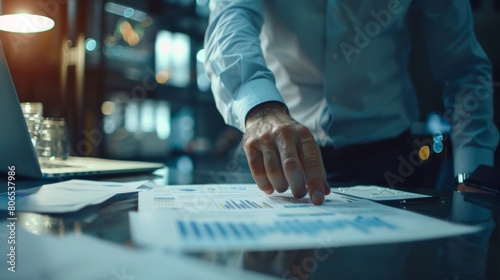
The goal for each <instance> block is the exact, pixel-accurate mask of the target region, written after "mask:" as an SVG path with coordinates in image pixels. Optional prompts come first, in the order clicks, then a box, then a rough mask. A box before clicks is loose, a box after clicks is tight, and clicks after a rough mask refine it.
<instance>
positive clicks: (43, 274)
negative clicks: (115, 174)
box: [0, 223, 276, 280]
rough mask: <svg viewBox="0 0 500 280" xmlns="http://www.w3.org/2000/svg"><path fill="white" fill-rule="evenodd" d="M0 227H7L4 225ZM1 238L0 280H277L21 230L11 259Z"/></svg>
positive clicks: (155, 253)
mask: <svg viewBox="0 0 500 280" xmlns="http://www.w3.org/2000/svg"><path fill="white" fill-rule="evenodd" d="M0 226H2V228H5V227H6V225H5V223H0ZM2 238H3V236H0V240H1V241H2V242H0V249H1V251H2V252H5V254H4V253H2V257H0V259H1V260H2V266H3V267H2V269H1V270H0V279H2V280H11V279H12V280H14V279H15V280H18V279H19V280H25V279H51V280H68V279H71V280H88V279H111V280H126V279H128V280H133V279H137V280H139V279H148V280H155V279H169V280H185V279H218V280H219V279H228V280H229V279H231V280H232V279H240V280H244V279H248V280H268V279H276V278H274V277H270V276H265V275H262V274H258V273H253V272H249V271H244V270H241V269H236V268H231V267H223V266H219V265H216V264H211V263H206V262H204V261H201V260H198V259H194V258H191V257H187V256H183V255H181V254H165V253H164V252H162V251H159V250H142V249H134V248H127V247H125V245H118V244H115V243H112V242H107V241H104V240H100V239H97V238H95V237H92V236H86V235H75V234H70V235H66V236H51V235H34V234H30V233H27V232H26V231H24V230H21V229H18V230H17V236H16V251H15V258H11V257H9V256H8V255H7V254H8V253H9V250H10V248H9V247H10V246H13V245H9V244H7V242H6V239H7V238H6V237H5V240H2ZM17 244H19V246H17ZM7 268H11V270H8V269H7ZM14 271H15V272H14Z"/></svg>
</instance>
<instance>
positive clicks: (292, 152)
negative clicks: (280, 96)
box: [243, 102, 330, 205]
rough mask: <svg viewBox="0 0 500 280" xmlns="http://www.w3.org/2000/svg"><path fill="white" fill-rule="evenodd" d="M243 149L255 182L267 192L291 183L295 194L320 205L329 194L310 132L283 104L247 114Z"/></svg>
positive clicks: (274, 103)
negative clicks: (307, 194) (293, 117)
mask: <svg viewBox="0 0 500 280" xmlns="http://www.w3.org/2000/svg"><path fill="white" fill-rule="evenodd" d="M243 148H244V149H245V154H246V156H247V159H248V164H249V166H250V170H251V172H252V176H253V178H254V180H255V182H256V183H257V185H258V186H259V188H260V189H261V190H262V191H264V192H266V193H267V194H271V193H273V191H274V190H276V191H277V192H280V193H281V192H284V191H286V190H287V189H288V186H290V188H291V190H292V193H293V195H294V196H295V197H297V198H301V197H304V196H305V195H306V193H307V192H309V196H310V197H311V201H312V202H313V203H314V204H317V205H319V204H321V203H323V201H324V199H325V194H329V193H330V186H329V185H328V183H327V182H326V174H325V168H324V166H323V160H322V158H321V152H320V150H319V148H318V146H317V144H316V141H315V140H314V137H313V135H312V134H311V132H310V131H309V129H308V128H307V127H305V126H303V125H301V124H299V123H297V122H296V121H295V120H293V119H292V118H291V117H290V115H289V114H288V110H287V108H286V107H285V106H284V105H283V104H281V103H278V102H269V103H264V104H261V105H259V106H257V107H255V108H254V109H252V110H251V111H250V112H249V113H248V115H247V119H246V132H245V135H244V136H243Z"/></svg>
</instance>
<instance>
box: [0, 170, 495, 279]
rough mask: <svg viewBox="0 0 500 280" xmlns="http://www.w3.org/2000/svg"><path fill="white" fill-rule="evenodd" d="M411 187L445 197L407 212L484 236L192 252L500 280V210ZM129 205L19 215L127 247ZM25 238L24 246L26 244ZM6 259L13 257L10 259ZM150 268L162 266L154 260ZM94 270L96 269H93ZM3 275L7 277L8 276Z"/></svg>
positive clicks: (201, 176)
mask: <svg viewBox="0 0 500 280" xmlns="http://www.w3.org/2000/svg"><path fill="white" fill-rule="evenodd" d="M175 172H176V171H172V170H171V171H170V172H169V174H164V175H161V176H160V175H154V176H139V177H138V176H133V177H125V176H124V177H114V178H103V180H110V181H121V182H126V181H136V180H142V179H148V180H153V181H155V182H156V183H157V184H176V183H177V182H178V181H175V180H173V179H175V176H172V174H175ZM184 175H186V176H187V175H189V177H190V178H191V180H190V182H189V183H208V184H214V183H215V184H221V183H239V181H238V180H240V179H241V178H237V177H238V175H237V174H236V173H231V172H226V173H224V171H203V172H199V173H198V172H195V173H193V174H184ZM172 178H173V179H172ZM214 178H216V179H214ZM233 179H234V180H233ZM247 182H248V181H247ZM38 183H39V182H38ZM182 183H185V181H182ZM36 184H37V182H33V181H19V182H18V185H25V186H26V187H35V186H36ZM411 191H413V192H420V191H421V193H424V194H428V195H438V196H441V197H443V198H444V199H445V201H446V203H439V204H431V205H418V206H412V207H408V209H407V210H408V211H415V212H418V213H422V214H426V215H430V216H433V217H436V218H440V219H449V220H450V221H453V222H457V223H465V224H469V225H480V226H483V227H484V230H483V231H481V232H480V234H481V235H463V236H460V237H455V238H442V239H433V240H426V241H416V242H401V243H394V244H378V245H366V246H350V247H341V248H322V249H314V248H310V249H305V250H287V251H280V252H247V251H228V252H212V251H206V252H202V253H196V254H189V256H192V257H196V258H198V259H200V260H202V261H204V262H207V263H215V264H219V265H223V266H228V267H232V268H235V269H243V270H244V271H255V272H263V273H265V274H267V275H270V276H276V277H278V278H282V279H332V278H334V279H418V280H421V279H445V277H446V276H450V277H451V276H459V275H484V278H485V279H500V266H499V265H498V264H499V263H500V231H499V229H498V223H499V222H500V220H499V210H498V209H486V208H483V207H480V206H478V205H472V206H471V205H469V203H468V202H467V201H464V199H463V197H461V196H460V195H457V193H453V192H438V191H432V190H428V189H426V190H417V189H412V190H411ZM459 198H461V199H462V200H459ZM465 205H467V206H465ZM460 209H465V210H464V212H465V213H469V214H468V215H467V216H464V215H463V214H461V213H460V211H457V210H460ZM129 211H137V195H136V194H124V195H119V196H115V197H113V198H111V199H110V200H108V201H106V202H104V203H103V204H101V205H95V206H91V207H87V208H84V209H82V210H81V211H78V212H75V213H70V214H61V215H44V214H35V213H17V215H18V226H19V227H20V228H23V229H24V230H26V231H28V232H32V233H35V234H38V235H50V236H57V237H59V238H62V237H64V236H67V235H71V234H73V233H76V234H84V235H90V236H93V237H96V238H98V239H100V240H105V241H107V242H111V243H114V244H115V245H116V244H118V245H119V246H121V247H135V245H134V244H132V242H131V236H130V225H129V219H128V213H129ZM488 213H489V214H488ZM0 215H1V217H0V218H1V221H5V219H6V217H7V216H6V213H5V212H0ZM478 218H480V219H478ZM4 230H5V229H2V231H1V232H0V234H1V235H0V237H2V238H5V237H6V234H5V231H4ZM166 238H167V237H166ZM19 245H20V246H21V244H19ZM2 254H3V253H2ZM3 255H4V256H6V255H5V254H3ZM4 260H5V257H4ZM20 260H21V259H20ZM3 263H4V265H5V264H6V262H3ZM21 264H22V263H21V262H20V263H19V269H21ZM22 265H23V266H24V268H26V269H28V268H29V265H26V264H22ZM26 266H28V267H26ZM4 268H5V269H6V266H4V267H3V268H2V269H4ZM60 269H61V270H70V269H71V267H60ZM119 269H121V267H119ZM150 269H151V270H155V269H161V268H155V267H152V266H151V267H150ZM190 269H193V270H195V269H199V270H204V269H205V268H204V266H199V267H197V265H193V266H192V267H191V266H190ZM89 270H91V269H90V268H89ZM0 278H2V279H4V278H3V277H2V276H0ZM6 279H9V278H6ZM68 279H69V278H68ZM104 279H113V276H111V275H109V277H107V278H104ZM118 279H119V278H118ZM135 279H139V278H135Z"/></svg>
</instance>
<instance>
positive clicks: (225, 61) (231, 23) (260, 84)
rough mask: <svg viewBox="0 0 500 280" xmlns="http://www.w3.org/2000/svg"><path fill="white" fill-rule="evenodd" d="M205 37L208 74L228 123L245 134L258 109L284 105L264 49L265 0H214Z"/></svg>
mask: <svg viewBox="0 0 500 280" xmlns="http://www.w3.org/2000/svg"><path fill="white" fill-rule="evenodd" d="M210 11H211V12H210V19H209V24H208V28H207V31H206V34H205V53H206V59H205V71H206V73H207V75H208V77H209V79H210V80H211V83H212V92H213V94H214V99H215V103H216V106H217V109H218V110H219V112H220V113H221V114H222V117H223V118H224V121H225V122H226V123H227V124H229V125H232V126H234V127H236V128H238V129H240V130H241V131H243V132H244V131H245V118H246V115H247V113H248V112H249V111H250V110H251V109H252V108H253V107H255V106H257V105H259V104H262V103H265V102H269V101H278V102H282V103H284V101H283V98H282V97H281V95H280V93H279V91H278V89H277V88H276V85H275V78H274V75H273V73H272V72H271V70H269V69H268V67H267V66H266V62H265V60H264V56H263V54H262V49H261V46H260V39H259V35H260V31H261V28H262V24H263V21H264V20H263V16H262V0H232V1H231V0H213V1H211V2H210Z"/></svg>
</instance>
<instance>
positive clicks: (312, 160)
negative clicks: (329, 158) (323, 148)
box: [304, 156, 323, 170]
mask: <svg viewBox="0 0 500 280" xmlns="http://www.w3.org/2000/svg"><path fill="white" fill-rule="evenodd" d="M304 166H306V167H307V168H308V169H318V170H321V168H323V166H321V162H320V160H319V159H318V158H317V157H314V156H305V157H304Z"/></svg>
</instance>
